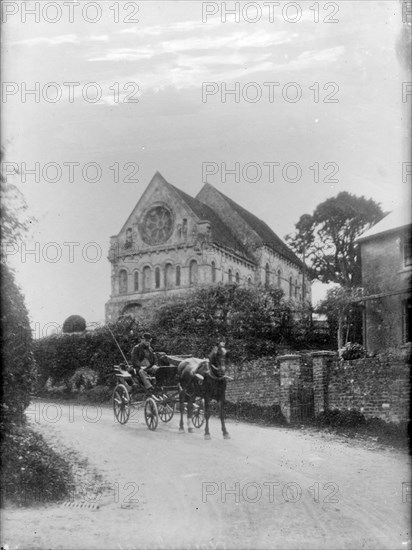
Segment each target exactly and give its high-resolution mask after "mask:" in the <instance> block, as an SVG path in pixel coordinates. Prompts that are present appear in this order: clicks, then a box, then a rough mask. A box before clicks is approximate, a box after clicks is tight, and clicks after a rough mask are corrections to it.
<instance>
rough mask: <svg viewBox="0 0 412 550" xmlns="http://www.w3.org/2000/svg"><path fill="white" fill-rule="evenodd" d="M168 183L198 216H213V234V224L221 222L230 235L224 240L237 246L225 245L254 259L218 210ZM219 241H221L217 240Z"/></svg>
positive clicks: (250, 259)
mask: <svg viewBox="0 0 412 550" xmlns="http://www.w3.org/2000/svg"><path fill="white" fill-rule="evenodd" d="M165 181H166V180H165ZM167 184H168V185H170V187H172V189H173V190H174V191H175V192H176V193H177V194H178V195H179V196H180V197H181V198H182V199H183V200H184V201H185V202H186V203H187V205H188V206H189V208H190V209H191V210H192V211H193V212H194V214H195V215H196V216H197V217H198V218H200V219H202V220H204V219H207V218H208V217H209V218H212V219H209V221H210V222H211V224H212V234H213V224H216V222H218V223H219V224H221V227H220V229H224V232H225V233H226V234H227V236H228V237H229V239H224V240H228V241H233V243H232V244H235V247H234V248H232V247H231V246H230V245H229V244H226V245H225V244H224V242H222V243H221V244H222V245H223V246H227V247H229V248H231V249H232V250H233V251H235V252H236V253H237V254H240V255H243V256H244V257H245V258H247V259H248V260H249V261H254V260H253V259H252V258H250V255H249V254H248V251H247V249H245V247H244V245H243V243H242V242H241V241H240V240H239V238H238V236H237V235H235V233H234V232H233V231H232V229H231V228H230V227H229V226H228V225H227V224H226V223H225V221H224V220H223V219H222V218H221V217H220V216H219V213H218V212H216V210H215V209H214V208H212V207H211V206H209V205H208V204H206V203H204V202H202V201H201V200H199V199H197V198H196V197H192V196H191V195H189V194H188V193H186V192H185V191H182V189H179V187H176V186H175V185H173V184H171V183H169V182H167ZM193 203H194V204H193ZM194 206H195V207H197V208H200V209H202V210H205V214H206V217H205V216H204V215H203V212H200V214H201V215H199V212H196V210H195V209H194ZM215 231H216V233H217V232H218V228H217V227H215ZM217 242H219V241H217Z"/></svg>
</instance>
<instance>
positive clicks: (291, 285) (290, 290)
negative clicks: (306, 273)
mask: <svg viewBox="0 0 412 550" xmlns="http://www.w3.org/2000/svg"><path fill="white" fill-rule="evenodd" d="M292 295H293V279H292V275H291V276H290V277H289V298H292Z"/></svg>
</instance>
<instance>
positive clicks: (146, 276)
mask: <svg viewBox="0 0 412 550" xmlns="http://www.w3.org/2000/svg"><path fill="white" fill-rule="evenodd" d="M151 286H152V271H151V269H150V267H148V266H147V267H145V268H144V269H143V290H146V291H147V290H150V287H151Z"/></svg>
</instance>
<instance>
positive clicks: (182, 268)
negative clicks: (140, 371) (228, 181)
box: [106, 172, 311, 322]
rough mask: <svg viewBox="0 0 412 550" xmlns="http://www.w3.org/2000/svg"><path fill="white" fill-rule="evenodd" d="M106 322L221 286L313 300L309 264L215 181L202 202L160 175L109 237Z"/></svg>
mask: <svg viewBox="0 0 412 550" xmlns="http://www.w3.org/2000/svg"><path fill="white" fill-rule="evenodd" d="M109 261H110V262H111V265H112V273H111V296H110V299H109V301H108V302H107V303H106V321H107V322H110V321H114V320H116V319H117V318H118V317H119V316H121V315H126V314H130V315H133V316H138V315H140V314H142V313H143V311H144V308H145V307H147V306H148V305H149V303H150V302H151V301H152V300H153V299H154V298H157V297H160V296H171V295H174V294H181V293H182V292H190V290H191V289H193V288H196V287H199V286H203V285H214V284H219V283H221V284H222V283H233V284H238V285H254V286H258V285H266V286H269V285H271V286H274V287H277V288H281V289H282V290H283V291H284V293H285V296H286V297H288V298H290V299H291V300H292V301H294V302H295V303H302V302H308V303H310V301H311V288H310V280H309V279H308V277H307V276H306V275H305V269H304V265H303V263H302V262H301V261H300V260H299V258H298V257H297V256H296V255H295V254H294V253H293V252H292V250H290V248H288V247H287V246H286V244H285V243H284V242H283V241H282V240H281V239H280V238H279V237H278V236H277V235H276V234H275V233H274V232H273V231H272V230H271V229H270V228H269V226H268V225H267V224H266V223H264V222H263V221H261V220H259V218H257V217H256V216H254V215H253V214H251V213H250V212H248V211H247V210H245V209H244V208H242V207H241V206H239V205H238V204H236V203H235V202H234V201H232V200H231V199H230V198H228V197H226V196H225V195H223V194H222V193H220V191H218V190H217V189H215V188H214V187H213V186H212V185H210V184H205V185H204V187H203V188H202V189H201V190H200V192H199V193H198V195H197V196H196V198H193V197H191V196H189V195H187V194H186V193H184V192H183V191H181V190H180V189H178V188H177V187H175V186H173V185H171V184H170V183H168V182H167V181H166V180H165V179H164V178H163V177H162V176H161V174H159V173H158V172H157V173H156V174H155V175H154V177H153V178H152V180H151V181H150V183H149V185H148V186H147V188H146V190H145V191H144V193H143V195H142V197H141V198H140V200H139V202H138V203H137V205H136V206H135V208H134V209H133V211H132V213H131V214H130V216H129V218H128V219H127V220H126V222H125V224H124V226H123V227H122V229H121V231H120V233H119V234H118V235H116V236H113V237H111V239H110V250H109Z"/></svg>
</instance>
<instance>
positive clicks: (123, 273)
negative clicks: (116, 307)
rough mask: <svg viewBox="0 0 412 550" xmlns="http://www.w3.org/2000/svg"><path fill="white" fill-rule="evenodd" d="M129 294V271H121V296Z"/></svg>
mask: <svg viewBox="0 0 412 550" xmlns="http://www.w3.org/2000/svg"><path fill="white" fill-rule="evenodd" d="M126 293H127V271H126V270H125V269H121V270H120V271H119V294H126Z"/></svg>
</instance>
